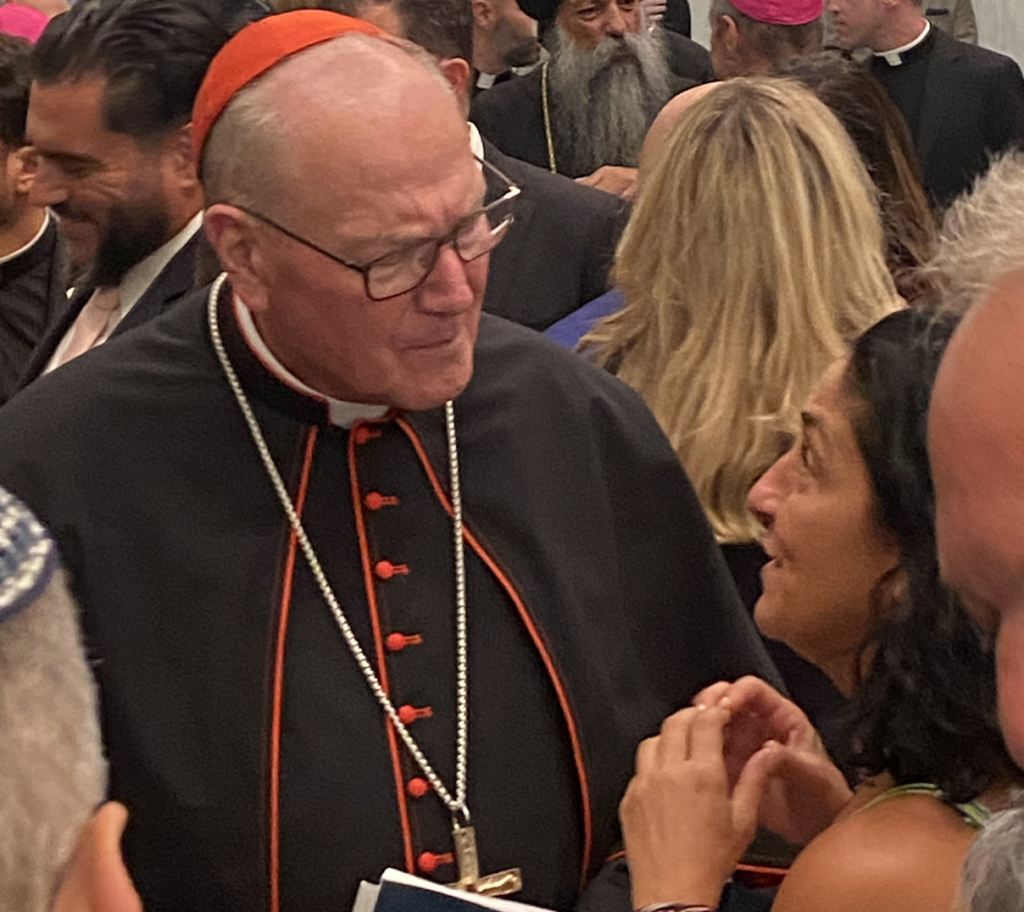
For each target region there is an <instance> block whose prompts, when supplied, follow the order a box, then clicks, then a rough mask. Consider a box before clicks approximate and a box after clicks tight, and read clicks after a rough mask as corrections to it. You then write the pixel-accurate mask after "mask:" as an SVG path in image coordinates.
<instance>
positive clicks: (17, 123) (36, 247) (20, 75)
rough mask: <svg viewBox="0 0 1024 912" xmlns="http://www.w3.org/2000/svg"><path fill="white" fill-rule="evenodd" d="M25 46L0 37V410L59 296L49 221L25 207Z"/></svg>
mask: <svg viewBox="0 0 1024 912" xmlns="http://www.w3.org/2000/svg"><path fill="white" fill-rule="evenodd" d="M30 50H31V47H30V45H29V44H28V42H26V41H24V40H22V39H20V38H13V37H11V36H10V35H2V34H0V404H3V403H4V402H6V401H7V400H8V399H9V398H10V397H11V396H12V395H13V394H14V391H15V390H16V389H17V388H18V380H19V378H20V377H21V375H22V373H23V372H24V370H25V367H26V365H27V364H28V362H29V359H30V358H31V357H32V352H33V350H34V349H35V347H36V346H37V345H38V344H39V340H40V339H41V338H42V337H43V333H44V332H45V330H46V327H47V326H48V325H49V324H50V322H51V321H52V320H54V319H55V317H56V315H57V314H58V313H59V312H60V310H61V308H62V307H63V306H64V302H65V300H66V299H65V291H66V288H67V281H66V269H65V268H64V266H65V258H64V256H63V253H62V250H61V246H60V244H59V237H58V234H57V226H56V222H55V221H54V219H52V218H51V217H50V215H49V213H47V211H46V209H45V208H43V207H41V206H35V205H33V204H32V202H31V201H30V199H29V191H30V189H31V186H32V180H33V176H34V172H35V168H34V158H33V156H32V154H31V152H30V150H29V149H28V148H27V144H26V142H25V112H26V110H27V108H28V91H29V85H30V82H31V77H30V75H29V52H30Z"/></svg>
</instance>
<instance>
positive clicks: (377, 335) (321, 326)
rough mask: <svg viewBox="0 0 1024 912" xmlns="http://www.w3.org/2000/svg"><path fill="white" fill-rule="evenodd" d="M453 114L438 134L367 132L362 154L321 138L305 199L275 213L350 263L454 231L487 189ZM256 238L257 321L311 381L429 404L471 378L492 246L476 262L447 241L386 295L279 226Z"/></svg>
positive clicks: (362, 396) (358, 398)
mask: <svg viewBox="0 0 1024 912" xmlns="http://www.w3.org/2000/svg"><path fill="white" fill-rule="evenodd" d="M452 116H453V117H457V114H456V113H455V110H454V105H453V106H452ZM455 125H456V127H457V128H456V129H450V128H449V127H448V126H446V127H445V128H443V129H442V128H441V127H440V126H439V127H438V128H436V129H434V130H433V131H432V135H424V134H423V132H422V131H419V130H415V129H414V130H409V131H408V132H407V133H405V134H404V135H403V137H402V138H400V139H398V140H394V138H393V137H392V140H391V141H390V142H389V143H388V144H387V145H383V144H382V143H381V142H380V140H379V138H376V137H373V136H368V137H367V144H366V146H365V148H364V149H363V151H362V152H360V153H359V154H358V155H357V156H356V157H355V159H353V158H352V157H350V156H346V155H344V154H341V155H338V154H335V150H334V149H333V148H332V147H330V146H325V147H324V148H322V149H319V148H314V149H313V150H312V155H313V158H314V159H315V161H311V162H310V164H309V165H307V166H306V168H309V167H312V168H313V169H314V170H306V168H304V171H305V173H307V174H316V178H315V180H314V179H313V178H309V179H308V183H307V184H306V185H305V186H304V187H300V188H297V193H298V194H302V193H303V192H304V193H305V199H304V200H303V202H302V203H301V204H300V208H299V209H298V210H297V212H296V214H293V215H289V216H285V215H281V216H278V217H277V220H278V221H280V222H282V223H286V224H288V225H289V227H293V226H294V227H295V228H296V230H301V231H302V233H303V234H304V236H305V237H307V238H308V239H309V240H311V241H313V242H314V243H316V244H317V245H318V246H320V247H321V248H323V249H324V250H328V251H330V252H331V253H333V254H335V255H337V256H338V257H341V258H342V259H344V260H346V261H348V262H352V263H364V264H365V263H369V262H371V261H372V260H375V259H377V258H379V257H382V256H385V255H388V254H392V253H394V252H395V251H399V250H401V249H403V248H405V247H407V246H408V245H410V244H413V243H415V242H417V241H421V240H423V239H429V238H436V237H442V236H444V235H445V234H447V233H448V232H449V231H450V230H451V229H452V227H453V226H454V225H455V223H456V222H457V221H458V220H459V219H460V218H461V217H463V216H465V215H467V214H468V213H470V212H472V211H474V210H476V209H477V208H479V207H480V206H481V204H482V202H483V198H484V179H483V175H482V174H481V171H480V168H479V166H478V165H477V163H476V162H475V160H474V159H473V157H472V154H471V152H470V148H469V140H468V136H467V135H466V133H465V127H464V125H463V124H461V123H459V121H457V120H456V121H455ZM424 129H426V127H424ZM371 132H372V131H371ZM300 213H301V214H300ZM268 214H269V213H268ZM275 215H276V213H275ZM286 219H287V221H285V220H286ZM298 226H302V227H301V228H298ZM257 238H258V243H259V244H260V247H261V249H262V251H263V256H264V257H266V266H267V302H268V303H267V305H266V307H265V308H263V309H260V308H254V309H256V310H257V314H256V321H257V326H258V327H259V329H260V332H261V333H262V334H263V336H264V337H265V340H266V342H267V344H268V345H269V346H270V348H271V349H272V350H273V351H274V353H275V354H276V355H277V356H278V357H279V358H280V359H281V361H282V362H283V363H284V364H285V365H286V366H287V367H288V368H289V369H290V370H292V371H293V372H294V373H295V374H296V376H298V377H299V378H300V379H301V380H303V381H304V382H305V383H307V384H309V385H310V386H311V387H313V388H314V389H317V390H320V391H322V392H324V393H326V394H328V395H330V396H333V397H336V398H339V399H344V400H349V401H355V402H368V403H379V404H384V405H390V406H396V407H399V408H405V409H423V408H432V407H434V406H436V405H439V404H441V403H443V402H444V401H446V400H448V399H450V398H452V397H454V396H456V395H457V394H458V393H459V392H461V390H462V389H463V388H464V387H465V385H466V384H467V383H468V382H469V378H470V375H471V374H472V370H473V346H474V343H475V341H476V333H477V324H478V322H479V319H480V309H481V305H482V302H483V294H484V287H485V285H486V281H487V263H488V257H487V256H486V255H485V256H482V257H479V258H478V259H475V260H472V261H471V262H468V263H466V262H463V261H462V259H461V258H460V257H459V256H458V254H457V253H456V251H455V249H454V248H453V247H452V246H451V245H450V244H449V245H446V246H444V247H443V248H442V249H441V251H440V255H439V256H438V259H437V262H436V264H435V265H434V267H433V269H431V270H430V272H429V274H428V275H427V276H426V278H425V280H424V281H423V283H422V284H421V285H420V286H419V287H417V288H415V289H414V290H412V291H409V292H406V293H405V294H401V295H398V296H396V297H392V298H388V299H386V300H383V301H376V300H371V299H370V298H369V297H368V296H367V293H366V289H365V286H364V281H363V276H362V275H361V274H360V273H359V272H358V271H356V270H353V269H350V268H348V267H346V266H343V265H341V264H339V263H336V262H333V261H332V260H331V259H330V258H328V257H326V256H324V255H323V254H322V253H318V252H316V251H314V250H312V249H310V248H308V247H306V246H303V245H301V244H299V243H298V242H296V241H294V240H291V239H289V238H287V237H284V236H282V235H281V234H280V233H278V232H276V231H275V230H274V229H273V228H271V227H270V226H260V228H259V231H258V234H257Z"/></svg>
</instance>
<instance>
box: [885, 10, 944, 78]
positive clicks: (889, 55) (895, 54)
mask: <svg viewBox="0 0 1024 912" xmlns="http://www.w3.org/2000/svg"><path fill="white" fill-rule="evenodd" d="M931 30H932V24H931V23H930V22H929V21H928V20H927V19H925V21H924V28H923V29H922V30H921V34H920V35H918V36H917V37H916V38H915V39H914V40H913V41H911V42H910V43H909V44H905V45H903V47H898V48H893V49H892V50H891V51H875V56H876V57H881V58H882V59H883V60H884V61H885V62H886V63H887V64H889V66H894V67H897V66H902V65H903V55H904V54H906V53H907V51H912V50H913V49H914V48H916V47H917V46H918V45H919V44H921V42H922V41H924V39H925V38H927V37H928V33H929V32H930V31H931Z"/></svg>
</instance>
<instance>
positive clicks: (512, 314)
mask: <svg viewBox="0 0 1024 912" xmlns="http://www.w3.org/2000/svg"><path fill="white" fill-rule="evenodd" d="M484 158H485V159H486V160H487V161H488V162H490V164H492V165H494V166H495V167H496V168H497V169H498V170H499V171H502V172H503V173H504V174H505V175H506V176H507V177H508V178H510V179H511V180H512V181H514V182H515V183H516V184H517V185H518V186H519V188H520V189H521V190H522V193H520V195H519V197H518V198H517V199H516V203H515V206H516V208H515V222H513V224H512V227H511V228H510V229H509V232H508V234H507V235H506V236H505V238H504V239H503V240H502V242H501V243H500V244H499V245H498V246H497V247H496V248H495V249H494V252H493V253H492V254H491V265H490V270H489V271H488V274H487V294H486V295H485V297H484V310H486V311H487V312H488V313H492V314H495V315H497V316H499V317H504V318H505V319H507V320H512V321H513V322H515V323H521V324H523V325H524V326H529V327H531V328H532V329H537V330H544V329H547V328H548V327H549V326H550V325H551V324H552V323H554V322H556V321H557V320H560V319H561V318H562V317H564V316H565V315H566V314H568V313H572V311H574V310H576V309H577V308H578V307H582V306H583V305H584V304H586V303H587V302H588V301H591V300H593V299H594V298H596V297H599V296H600V295H602V294H604V293H605V292H606V291H607V290H608V270H609V268H610V267H611V263H612V258H613V257H614V255H615V245H616V243H618V239H619V235H620V234H621V233H622V229H623V227H624V226H625V222H626V219H627V218H628V216H629V207H628V206H627V205H626V204H625V203H624V202H622V200H620V199H619V197H617V196H614V195H612V194H611V193H604V192H602V191H601V190H594V189H593V188H592V187H585V186H584V185H583V184H578V183H576V182H575V181H573V180H570V179H569V178H567V177H563V176H562V175H561V174H552V173H551V172H550V171H545V170H543V169H541V168H537V167H534V166H533V165H530V164H527V163H526V162H521V161H517V160H516V159H514V158H509V157H508V156H507V155H503V154H502V153H501V152H499V151H498V149H497V148H495V146H494V145H493V144H492V143H489V142H487V141H486V140H485V141H484ZM494 180H495V179H494V178H493V176H491V175H490V172H488V196H489V198H490V197H494V196H497V195H498V194H500V193H502V192H503V191H504V190H505V189H506V188H504V187H500V186H498V185H497V184H495V185H494V186H493V187H492V186H491V184H492V183H494Z"/></svg>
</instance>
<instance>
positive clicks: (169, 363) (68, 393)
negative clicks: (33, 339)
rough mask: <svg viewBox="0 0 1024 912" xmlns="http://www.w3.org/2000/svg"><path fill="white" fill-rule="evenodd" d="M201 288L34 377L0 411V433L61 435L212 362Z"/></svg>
mask: <svg viewBox="0 0 1024 912" xmlns="http://www.w3.org/2000/svg"><path fill="white" fill-rule="evenodd" d="M206 294H207V292H206V289H199V290H197V291H194V292H191V293H190V294H189V295H187V296H186V297H185V298H183V299H182V300H181V301H179V302H178V303H177V304H176V305H175V306H174V307H173V308H171V309H169V310H168V311H167V312H166V313H164V314H163V315H162V316H159V317H156V318H154V319H152V320H149V321H148V322H146V323H145V324H143V325H142V326H139V327H137V328H135V329H133V330H132V331H131V332H128V333H124V334H122V335H120V336H117V337H113V338H111V339H110V340H109V341H107V342H105V343H104V344H103V345H101V346H99V347H98V348H95V349H93V350H92V351H88V352H86V353H85V354H83V355H81V356H80V357H78V358H75V359H74V360H73V361H71V362H69V363H68V364H65V365H63V366H62V367H60V368H58V369H57V370H55V371H53V372H51V373H49V374H46V375H44V376H41V377H39V378H38V379H36V380H34V381H33V382H32V383H30V384H28V386H26V387H25V388H24V389H23V390H21V391H20V392H19V393H18V394H17V395H15V396H14V397H13V398H12V399H11V400H10V402H8V403H7V404H6V405H5V406H4V407H3V409H0V432H2V433H4V434H10V433H12V432H15V431H14V430H13V429H16V428H28V427H32V428H38V429H43V428H48V429H51V430H52V431H53V432H54V433H57V434H61V433H63V432H65V431H67V430H69V429H70V428H71V426H72V425H78V424H80V423H81V422H88V421H91V420H94V419H95V418H96V416H97V415H98V414H101V413H105V412H106V413H110V414H117V413H119V411H120V410H122V409H123V408H125V406H124V405H123V403H124V402H126V401H129V400H141V399H142V398H144V397H145V395H146V392H147V390H148V389H150V388H152V387H155V386H159V385H162V384H163V385H169V386H173V385H175V384H177V383H180V382H181V381H182V380H183V379H184V378H185V377H187V376H189V375H194V372H195V367H196V365H197V364H200V363H206V362H211V361H212V358H211V353H210V352H209V351H208V350H207V349H208V346H203V345H200V344H197V343H198V341H199V340H200V339H205V336H204V324H205V319H206V307H205V304H206Z"/></svg>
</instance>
